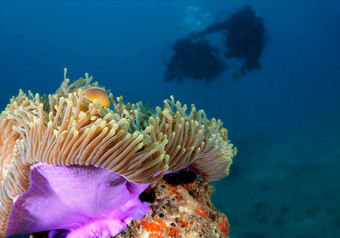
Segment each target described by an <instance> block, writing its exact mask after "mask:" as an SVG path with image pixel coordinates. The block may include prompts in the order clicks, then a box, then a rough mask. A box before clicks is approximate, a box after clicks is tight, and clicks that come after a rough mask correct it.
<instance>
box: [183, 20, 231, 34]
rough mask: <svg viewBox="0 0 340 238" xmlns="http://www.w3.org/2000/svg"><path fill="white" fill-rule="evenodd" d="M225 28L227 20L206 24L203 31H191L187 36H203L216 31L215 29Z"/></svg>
mask: <svg viewBox="0 0 340 238" xmlns="http://www.w3.org/2000/svg"><path fill="white" fill-rule="evenodd" d="M227 28H228V22H227V21H224V22H220V23H216V24H213V25H211V26H208V27H207V28H206V29H204V30H203V31H200V32H191V33H190V37H189V38H197V37H202V36H204V35H206V34H209V33H213V32H216V31H221V30H226V29H227Z"/></svg>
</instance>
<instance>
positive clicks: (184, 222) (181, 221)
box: [179, 219, 189, 228]
mask: <svg viewBox="0 0 340 238" xmlns="http://www.w3.org/2000/svg"><path fill="white" fill-rule="evenodd" d="M179 223H180V224H181V227H185V228H188V227H189V222H187V221H184V220H183V219H180V220H179Z"/></svg>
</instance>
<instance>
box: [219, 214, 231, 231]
mask: <svg viewBox="0 0 340 238" xmlns="http://www.w3.org/2000/svg"><path fill="white" fill-rule="evenodd" d="M218 227H219V228H220V231H221V232H222V233H223V234H225V235H228V233H229V231H230V226H229V223H228V220H227V218H225V217H223V221H222V222H220V223H218Z"/></svg>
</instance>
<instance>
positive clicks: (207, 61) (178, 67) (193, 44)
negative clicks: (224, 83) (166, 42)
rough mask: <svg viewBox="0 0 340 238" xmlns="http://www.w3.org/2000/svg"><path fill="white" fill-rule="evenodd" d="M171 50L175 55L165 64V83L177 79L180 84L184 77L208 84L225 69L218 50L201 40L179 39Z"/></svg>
mask: <svg viewBox="0 0 340 238" xmlns="http://www.w3.org/2000/svg"><path fill="white" fill-rule="evenodd" d="M172 49H173V51H174V52H175V54H174V56H172V58H171V59H170V61H169V63H168V64H167V69H166V72H165V75H164V79H165V80H166V81H170V80H173V79H175V78H177V80H178V81H179V82H181V81H183V78H184V77H190V78H193V79H196V80H202V79H205V80H206V81H207V83H210V82H212V81H213V79H214V78H217V77H218V76H219V75H220V74H221V73H222V72H223V70H224V69H225V68H226V65H225V64H224V63H223V61H222V59H221V57H220V56H219V50H218V49H217V48H215V47H213V46H212V45H210V44H209V43H208V42H207V41H205V40H203V39H200V40H197V41H194V40H192V39H188V38H185V39H179V40H177V41H176V43H175V44H174V45H173V46H172Z"/></svg>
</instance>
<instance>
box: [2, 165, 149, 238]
mask: <svg viewBox="0 0 340 238" xmlns="http://www.w3.org/2000/svg"><path fill="white" fill-rule="evenodd" d="M147 187H148V184H134V183H132V182H129V181H127V180H126V179H125V178H123V177H122V176H120V175H118V174H115V173H112V172H110V171H108V170H106V169H102V168H95V167H93V166H70V167H65V166H53V165H46V164H38V165H35V166H33V167H32V169H31V186H30V189H29V190H28V191H27V192H26V193H24V194H22V195H20V196H18V197H16V198H15V199H14V205H13V209H12V213H11V217H10V220H9V224H8V229H7V234H6V236H10V235H14V234H22V233H33V232H40V231H49V237H51V238H52V237H85V238H86V237H108V236H115V235H117V234H118V233H120V232H121V231H122V230H124V229H125V228H126V227H127V223H128V221H129V220H130V219H136V220H139V219H141V218H142V217H143V216H144V215H145V214H147V213H148V212H149V210H150V208H149V205H148V204H147V203H145V202H141V201H140V200H139V195H140V194H141V193H142V192H143V191H144V190H145V189H146V188H147Z"/></svg>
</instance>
